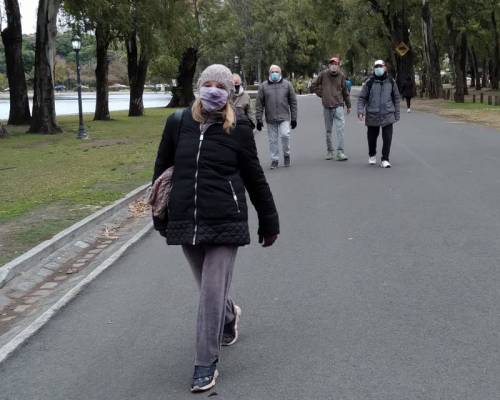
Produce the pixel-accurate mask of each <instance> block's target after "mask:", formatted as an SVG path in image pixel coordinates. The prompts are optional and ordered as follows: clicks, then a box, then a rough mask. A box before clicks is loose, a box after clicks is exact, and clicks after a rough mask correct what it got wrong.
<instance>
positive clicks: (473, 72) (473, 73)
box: [467, 48, 476, 88]
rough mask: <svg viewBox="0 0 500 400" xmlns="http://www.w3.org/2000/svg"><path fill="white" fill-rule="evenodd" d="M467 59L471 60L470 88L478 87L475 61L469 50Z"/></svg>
mask: <svg viewBox="0 0 500 400" xmlns="http://www.w3.org/2000/svg"><path fill="white" fill-rule="evenodd" d="M467 59H468V60H469V68H470V87H471V88H475V87H476V70H475V69H474V61H473V59H472V51H471V49H470V48H469V49H468V50H467Z"/></svg>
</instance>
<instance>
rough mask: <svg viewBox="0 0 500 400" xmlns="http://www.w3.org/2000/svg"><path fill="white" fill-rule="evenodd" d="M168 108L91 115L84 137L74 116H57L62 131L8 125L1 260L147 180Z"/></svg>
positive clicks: (0, 194)
mask: <svg viewBox="0 0 500 400" xmlns="http://www.w3.org/2000/svg"><path fill="white" fill-rule="evenodd" d="M170 112H172V111H171V110H167V109H164V108H163V109H147V110H146V115H145V116H144V117H134V118H130V117H127V112H126V111H124V112H113V114H112V116H113V120H111V121H92V115H86V116H85V125H86V128H87V131H88V133H89V137H90V139H88V140H84V141H80V140H77V139H76V132H77V131H78V118H77V116H67V117H60V118H58V123H59V124H60V126H61V128H62V129H63V131H64V133H62V134H57V135H34V134H26V133H25V132H26V130H27V127H13V126H9V127H8V128H7V129H8V131H9V133H10V137H8V138H6V139H1V140H0V160H1V163H0V185H1V188H2V190H1V191H0V204H1V206H0V265H1V264H2V263H3V262H5V261H6V260H8V259H9V258H11V257H12V256H14V255H17V254H18V253H19V252H20V251H22V250H26V249H27V248H29V247H28V246H32V245H33V244H36V243H38V242H40V241H42V240H45V239H47V238H49V237H50V236H52V235H53V234H54V233H56V232H58V231H59V230H61V229H63V228H65V227H67V226H69V225H71V223H73V222H75V221H76V220H78V219H81V218H82V217H83V216H85V215H87V214H90V213H92V212H93V211H94V210H95V209H96V208H97V207H100V206H103V205H106V204H109V203H110V202H112V201H114V200H116V199H118V198H120V197H121V196H123V195H124V194H125V193H127V192H129V191H130V190H132V189H133V188H135V187H137V186H139V185H141V184H143V183H145V182H147V181H149V180H150V179H151V175H152V171H153V163H154V159H155V156H156V150H157V147H158V144H159V141H160V138H161V133H162V130H163V126H164V124H165V119H166V117H167V116H168V114H169V113H170ZM11 249H15V251H14V250H12V251H11Z"/></svg>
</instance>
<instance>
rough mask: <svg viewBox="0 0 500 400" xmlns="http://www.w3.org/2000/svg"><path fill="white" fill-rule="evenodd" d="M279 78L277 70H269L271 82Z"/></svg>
mask: <svg viewBox="0 0 500 400" xmlns="http://www.w3.org/2000/svg"><path fill="white" fill-rule="evenodd" d="M280 79H281V74H280V73H279V72H271V80H272V81H273V82H278V81H279V80H280Z"/></svg>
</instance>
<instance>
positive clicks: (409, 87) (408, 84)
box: [401, 78, 414, 99]
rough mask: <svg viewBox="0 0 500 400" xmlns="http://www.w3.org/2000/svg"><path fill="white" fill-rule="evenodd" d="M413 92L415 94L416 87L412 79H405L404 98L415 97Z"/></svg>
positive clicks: (402, 89)
mask: <svg viewBox="0 0 500 400" xmlns="http://www.w3.org/2000/svg"><path fill="white" fill-rule="evenodd" d="M413 92H414V86H413V82H412V80H411V78H407V79H405V80H404V81H403V82H402V83H401V95H402V96H403V97H404V98H410V99H411V98H412V97H413Z"/></svg>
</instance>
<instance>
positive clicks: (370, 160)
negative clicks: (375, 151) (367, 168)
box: [368, 156, 377, 165]
mask: <svg viewBox="0 0 500 400" xmlns="http://www.w3.org/2000/svg"><path fill="white" fill-rule="evenodd" d="M368 164H370V165H375V164H377V156H373V157H368Z"/></svg>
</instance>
